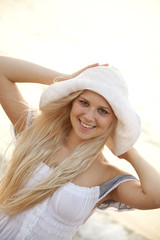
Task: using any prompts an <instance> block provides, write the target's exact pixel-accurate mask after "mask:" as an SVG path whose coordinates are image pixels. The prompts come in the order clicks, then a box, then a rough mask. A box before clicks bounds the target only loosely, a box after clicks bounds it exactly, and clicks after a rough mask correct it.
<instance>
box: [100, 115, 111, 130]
mask: <svg viewBox="0 0 160 240" xmlns="http://www.w3.org/2000/svg"><path fill="white" fill-rule="evenodd" d="M112 121H113V117H112V116H110V117H107V118H101V119H99V124H100V125H101V127H102V128H108V127H109V126H110V124H111V123H112Z"/></svg>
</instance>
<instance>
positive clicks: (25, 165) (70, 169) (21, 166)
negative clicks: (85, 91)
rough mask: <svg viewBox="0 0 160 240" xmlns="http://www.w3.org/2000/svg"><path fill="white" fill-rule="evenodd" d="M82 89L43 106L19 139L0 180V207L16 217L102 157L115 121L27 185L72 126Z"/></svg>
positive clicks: (56, 149)
mask: <svg viewBox="0 0 160 240" xmlns="http://www.w3.org/2000/svg"><path fill="white" fill-rule="evenodd" d="M81 93H82V91H79V92H75V93H72V94H70V95H69V96H67V97H64V98H62V99H60V100H58V101H57V102H53V103H50V104H48V105H47V106H45V107H43V108H41V110H40V113H39V114H38V115H37V116H36V117H35V119H34V121H33V123H32V124H31V125H30V126H29V127H28V128H27V129H25V130H24V131H23V132H22V133H21V134H20V135H19V136H18V138H17V141H16V146H15V149H14V151H13V154H12V158H11V160H10V164H9V168H8V170H7V172H6V174H5V175H4V177H3V178H2V179H1V181H0V189H1V193H0V210H1V211H5V212H7V213H8V214H9V215H11V216H14V215H16V214H18V213H19V212H22V211H24V210H27V209H29V208H32V207H34V206H35V205H37V204H39V203H42V202H43V201H44V200H46V199H47V198H49V197H50V196H52V195H53V193H54V192H55V191H56V190H57V189H58V188H60V187H61V186H63V185H64V184H66V183H68V182H70V181H72V180H73V179H74V178H75V177H76V176H77V175H79V174H80V173H82V172H83V171H85V170H86V169H87V168H88V167H89V166H90V165H91V164H92V163H93V161H95V160H96V159H97V158H98V157H99V156H100V153H101V151H102V150H103V147H104V145H105V143H106V139H107V137H108V136H109V134H110V133H111V131H112V129H113V124H111V126H110V127H109V129H108V130H107V131H106V132H105V133H104V134H103V135H101V136H99V137H96V138H93V139H89V140H87V141H85V142H84V143H82V144H80V145H79V146H78V147H77V148H76V149H75V150H74V152H73V153H71V155H70V156H69V157H67V158H66V159H65V160H64V161H62V162H61V163H60V164H58V165H57V166H56V167H55V168H51V170H50V173H49V175H48V176H47V177H46V178H45V179H43V180H42V181H41V182H40V183H39V184H37V185H36V186H32V188H28V187H25V185H26V184H27V182H28V181H29V179H30V178H31V177H32V176H33V175H34V174H35V171H36V169H37V167H38V166H40V164H41V163H45V162H47V160H48V159H50V158H51V157H52V156H53V155H54V154H55V152H57V151H58V150H59V149H60V148H61V146H62V144H63V142H64V140H65V139H66V137H67V135H68V133H69V131H70V129H71V127H72V126H71V122H70V111H71V107H72V102H73V100H74V99H76V98H77V97H78V96H79V95H80V94H81Z"/></svg>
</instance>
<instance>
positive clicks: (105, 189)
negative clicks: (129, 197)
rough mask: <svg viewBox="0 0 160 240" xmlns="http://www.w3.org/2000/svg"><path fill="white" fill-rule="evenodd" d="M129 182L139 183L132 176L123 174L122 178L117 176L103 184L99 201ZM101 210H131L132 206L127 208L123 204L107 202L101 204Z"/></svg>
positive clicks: (112, 201)
mask: <svg viewBox="0 0 160 240" xmlns="http://www.w3.org/2000/svg"><path fill="white" fill-rule="evenodd" d="M128 181H139V180H138V179H137V178H135V177H134V176H132V175H129V174H123V175H120V176H117V177H115V178H113V179H111V180H109V181H108V182H106V183H104V184H102V185H101V186H100V194H99V200H101V199H103V198H104V197H105V196H107V195H108V194H109V193H110V192H111V191H113V190H114V189H115V188H117V187H118V186H119V185H120V184H121V183H124V182H128ZM98 208H99V209H101V210H105V209H107V208H114V209H116V210H118V211H123V210H131V209H132V208H131V207H130V206H127V205H125V204H123V203H120V202H117V201H114V200H111V199H109V200H106V201H104V202H103V203H101V204H100V205H99V206H98Z"/></svg>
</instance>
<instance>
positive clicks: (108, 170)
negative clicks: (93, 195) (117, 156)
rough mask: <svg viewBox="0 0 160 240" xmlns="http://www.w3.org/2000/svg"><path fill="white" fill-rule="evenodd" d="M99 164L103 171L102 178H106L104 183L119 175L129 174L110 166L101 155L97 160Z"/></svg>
mask: <svg viewBox="0 0 160 240" xmlns="http://www.w3.org/2000/svg"><path fill="white" fill-rule="evenodd" d="M99 164H100V167H101V169H102V171H103V175H104V178H106V181H105V182H107V181H108V180H110V179H112V178H114V177H117V176H119V175H123V174H129V173H128V172H126V171H122V170H121V169H119V168H118V167H116V166H114V165H112V164H111V163H110V162H109V161H108V160H107V158H106V157H105V156H104V155H103V154H101V156H100V158H99Z"/></svg>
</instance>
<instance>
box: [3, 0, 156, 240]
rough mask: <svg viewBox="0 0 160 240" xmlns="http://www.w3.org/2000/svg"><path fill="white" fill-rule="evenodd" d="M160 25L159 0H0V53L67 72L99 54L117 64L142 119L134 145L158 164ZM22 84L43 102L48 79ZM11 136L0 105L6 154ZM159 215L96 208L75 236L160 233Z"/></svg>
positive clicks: (141, 239)
mask: <svg viewBox="0 0 160 240" xmlns="http://www.w3.org/2000/svg"><path fill="white" fill-rule="evenodd" d="M97 2H99V3H97ZM128 2H130V4H129V3H128ZM126 9H127V11H126ZM123 11H124V12H123ZM113 16H114V17H113ZM134 16H136V17H137V18H136V19H135V18H134ZM147 16H148V18H147ZM144 19H145V21H144ZM118 22H119V25H117V23H118ZM126 22H128V25H127V24H126ZM106 23H108V25H107V24H106ZM150 23H152V24H150ZM151 25H152V26H151ZM159 27H160V4H159V2H158V1H156V0H154V1H150V3H149V1H148V2H146V1H144V0H139V1H137V0H136V1H132V0H131V1H125V0H122V1H121V4H120V3H119V1H116V0H113V3H111V1H108V0H106V1H104V0H100V1H92V3H91V1H90V0H86V1H84V0H82V1H80V2H78V1H77V2H76V1H73V0H69V1H65V0H60V1H51V0H47V1H43V0H34V1H32V0H22V1H16V0H1V1H0V54H1V55H5V56H12V57H15V58H22V59H24V60H28V61H32V62H35V63H37V64H41V65H44V66H46V67H50V68H53V69H55V70H57V71H62V72H67V73H69V72H72V71H75V70H77V69H79V68H80V67H82V66H85V65H86V64H90V63H93V62H97V61H99V62H106V61H107V62H112V63H113V65H116V66H118V67H119V68H120V70H121V71H122V72H124V75H125V79H126V78H127V79H129V80H128V82H127V83H128V86H129V92H130V98H131V100H132V102H133V105H134V107H135V108H136V110H137V112H138V113H139V115H140V117H141V119H142V134H141V136H140V138H139V140H138V142H137V143H136V147H137V148H138V150H139V151H140V153H142V155H143V156H144V157H145V158H146V159H147V161H149V162H150V163H151V164H152V165H153V166H154V167H155V168H156V169H157V170H158V171H160V128H159V122H160V114H159V112H158V111H157V109H158V108H159V104H160V96H159V88H160V83H159V78H160V70H159V62H160V61H159V60H160V48H159V42H160V36H159V34H158V32H159V31H157V29H159ZM141 29H143V31H141ZM128 31H129V33H128ZM142 34H143V35H142ZM146 39H147V40H148V41H147V40H146ZM135 62H136V66H137V68H135ZM137 86H138V87H137ZM19 88H20V89H21V91H22V92H23V94H24V96H25V98H26V99H27V100H28V102H29V103H30V104H31V105H33V106H35V107H38V102H39V97H40V94H41V92H42V90H43V88H44V86H39V85H33V86H32V88H31V87H30V85H29V84H22V85H21V84H20V85H19ZM11 140H12V138H11V136H10V121H9V120H8V118H7V117H6V115H5V113H4V112H3V110H2V108H0V154H1V155H2V154H3V153H4V152H5V149H6V147H7V146H8V144H9V143H10V142H11ZM106 154H108V153H107V152H106ZM9 155H10V151H8V153H7V157H9ZM109 160H110V161H112V162H113V164H116V165H118V166H119V167H121V168H123V169H126V170H128V171H129V172H131V173H133V174H135V175H136V173H135V172H134V170H133V169H132V168H131V167H130V166H129V165H128V164H127V163H126V162H125V161H123V160H122V162H120V161H118V159H117V158H115V157H113V156H112V155H109ZM156 187H158V188H159V187H160V183H157V186H156ZM159 219H160V210H159V209H158V210H147V211H140V210H135V211H131V212H123V213H117V212H113V211H108V212H98V213H96V214H94V215H93V216H92V217H91V218H90V219H89V220H88V221H87V222H86V224H84V225H83V226H82V227H81V228H80V230H79V231H78V233H77V235H76V236H75V238H74V240H80V239H83V240H97V239H99V240H105V239H107V240H110V239H114V240H115V239H116V240H159V239H160V230H159V229H160V222H159Z"/></svg>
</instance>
